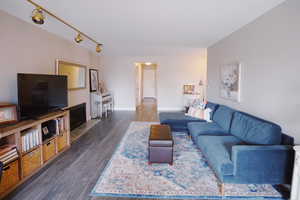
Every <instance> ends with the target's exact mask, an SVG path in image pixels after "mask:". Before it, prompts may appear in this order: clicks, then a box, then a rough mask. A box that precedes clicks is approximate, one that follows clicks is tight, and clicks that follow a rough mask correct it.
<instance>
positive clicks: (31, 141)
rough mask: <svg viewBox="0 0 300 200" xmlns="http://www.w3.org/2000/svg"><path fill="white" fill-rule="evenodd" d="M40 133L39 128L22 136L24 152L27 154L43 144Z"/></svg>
mask: <svg viewBox="0 0 300 200" xmlns="http://www.w3.org/2000/svg"><path fill="white" fill-rule="evenodd" d="M40 137H41V136H40V132H39V130H38V129H37V128H35V129H29V130H27V131H26V132H24V133H23V134H22V137H21V138H22V151H23V152H26V151H29V150H31V149H33V148H34V147H36V146H38V145H40V144H41V139H40Z"/></svg>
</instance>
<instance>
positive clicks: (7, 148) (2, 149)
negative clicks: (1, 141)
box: [0, 144, 16, 156]
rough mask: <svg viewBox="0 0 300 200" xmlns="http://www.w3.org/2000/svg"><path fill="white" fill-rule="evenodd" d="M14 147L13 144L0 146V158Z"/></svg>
mask: <svg viewBox="0 0 300 200" xmlns="http://www.w3.org/2000/svg"><path fill="white" fill-rule="evenodd" d="M15 147H16V145H14V144H6V145H2V146H0V156H1V155H3V154H5V153H7V152H9V151H10V150H12V149H13V148H15Z"/></svg>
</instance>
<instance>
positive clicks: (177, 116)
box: [159, 112, 205, 131]
mask: <svg viewBox="0 0 300 200" xmlns="http://www.w3.org/2000/svg"><path fill="white" fill-rule="evenodd" d="M159 120H160V123H161V124H166V125H169V126H170V127H171V129H172V131H184V130H187V123H189V122H204V121H205V120H203V119H199V118H195V117H191V116H187V115H185V113H184V112H161V113H159Z"/></svg>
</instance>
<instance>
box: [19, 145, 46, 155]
mask: <svg viewBox="0 0 300 200" xmlns="http://www.w3.org/2000/svg"><path fill="white" fill-rule="evenodd" d="M41 146H42V145H40V144H39V145H37V146H35V147H33V148H31V149H30V150H28V151H23V152H22V156H24V155H26V154H28V153H31V152H32V151H34V150H36V149H38V148H40V147H41Z"/></svg>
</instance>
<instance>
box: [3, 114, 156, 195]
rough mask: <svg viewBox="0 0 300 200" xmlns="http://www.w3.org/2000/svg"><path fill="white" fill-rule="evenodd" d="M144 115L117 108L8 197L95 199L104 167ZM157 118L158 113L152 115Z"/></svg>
mask: <svg viewBox="0 0 300 200" xmlns="http://www.w3.org/2000/svg"><path fill="white" fill-rule="evenodd" d="M153 115H156V113H153ZM140 117H142V118H143V121H144V120H146V119H145V117H144V116H141V114H139V115H137V114H136V113H135V112H130V111H116V112H114V113H113V114H112V115H111V117H109V118H108V119H106V120H104V121H102V122H100V123H98V124H97V125H96V126H94V127H93V128H92V129H91V130H90V131H89V132H87V133H86V134H85V135H84V136H82V137H81V138H80V139H79V140H77V141H76V142H75V143H74V144H72V146H71V148H70V150H68V151H67V152H65V153H63V154H62V155H61V156H59V157H58V158H57V159H56V160H55V161H54V162H53V163H51V164H50V165H49V166H48V167H47V169H45V170H42V172H41V173H39V174H37V175H36V176H34V177H32V178H31V179H30V180H28V181H27V182H26V183H25V184H23V186H21V187H19V188H18V189H17V190H16V191H15V192H13V193H12V194H11V195H9V196H8V197H7V198H6V199H13V200H46V199H47V200H48V199H49V200H50V199H53V200H65V199H70V200H88V199H93V198H92V197H90V196H89V194H90V192H91V191H92V188H93V186H94V185H95V183H96V181H97V180H98V178H99V176H100V174H101V172H102V170H103V168H104V167H105V166H106V164H107V162H108V160H109V159H110V157H111V156H112V153H113V152H114V150H115V148H116V146H117V145H118V143H119V141H120V140H121V138H122V137H123V135H124V133H125V131H126V130H127V128H128V126H129V124H130V123H131V122H132V121H142V120H141V118H140ZM153 118H155V116H151V119H153ZM156 118H157V117H156ZM151 119H150V120H149V121H151ZM98 199H99V198H98ZM100 199H103V198H100Z"/></svg>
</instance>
